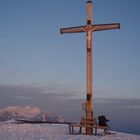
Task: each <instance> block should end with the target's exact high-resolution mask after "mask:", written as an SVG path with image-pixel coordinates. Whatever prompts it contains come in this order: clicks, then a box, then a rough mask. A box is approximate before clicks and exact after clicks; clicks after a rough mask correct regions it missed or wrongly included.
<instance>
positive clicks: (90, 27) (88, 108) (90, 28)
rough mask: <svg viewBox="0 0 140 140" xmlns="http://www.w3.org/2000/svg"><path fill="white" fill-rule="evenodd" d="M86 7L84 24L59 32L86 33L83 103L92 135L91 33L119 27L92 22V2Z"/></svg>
mask: <svg viewBox="0 0 140 140" xmlns="http://www.w3.org/2000/svg"><path fill="white" fill-rule="evenodd" d="M86 9H87V24H86V25H84V26H76V27H68V28H61V29H60V33H61V34H64V33H80V32H83V33H84V32H85V33H86V34H87V71H86V96H87V99H86V103H85V122H86V126H87V127H86V134H87V135H92V133H93V130H92V128H90V127H88V126H89V125H92V124H94V116H93V70H92V65H93V58H92V53H93V51H92V49H93V48H92V33H93V32H96V31H102V30H111V29H120V24H119V23H111V24H93V3H92V1H91V0H89V1H87V3H86Z"/></svg>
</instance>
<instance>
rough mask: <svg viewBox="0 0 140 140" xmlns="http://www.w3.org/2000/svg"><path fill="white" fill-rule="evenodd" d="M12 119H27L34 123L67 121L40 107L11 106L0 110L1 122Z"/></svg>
mask: <svg viewBox="0 0 140 140" xmlns="http://www.w3.org/2000/svg"><path fill="white" fill-rule="evenodd" d="M11 119H26V120H33V121H48V122H64V121H65V119H64V118H63V117H61V116H59V115H56V114H55V113H50V112H47V111H45V110H42V109H40V108H38V107H31V106H25V107H19V106H10V107H7V108H4V109H1V110H0V122H3V121H8V120H11Z"/></svg>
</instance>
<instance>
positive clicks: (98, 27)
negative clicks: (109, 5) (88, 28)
mask: <svg viewBox="0 0 140 140" xmlns="http://www.w3.org/2000/svg"><path fill="white" fill-rule="evenodd" d="M92 29H93V32H94V31H102V30H112V29H120V23H112V24H97V25H96V24H95V25H92Z"/></svg>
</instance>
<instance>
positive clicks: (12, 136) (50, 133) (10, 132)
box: [0, 123, 140, 140]
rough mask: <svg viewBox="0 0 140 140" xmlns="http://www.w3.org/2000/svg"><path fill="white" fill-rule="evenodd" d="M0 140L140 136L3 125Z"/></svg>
mask: <svg viewBox="0 0 140 140" xmlns="http://www.w3.org/2000/svg"><path fill="white" fill-rule="evenodd" d="M99 133H100V132H99ZM101 133H102V132H101ZM101 133H100V134H101ZM0 140H140V136H138V135H132V134H125V133H117V132H113V134H111V135H106V136H101V135H100V136H86V135H84V134H80V135H70V134H69V130H68V125H65V124H11V123H1V124H0Z"/></svg>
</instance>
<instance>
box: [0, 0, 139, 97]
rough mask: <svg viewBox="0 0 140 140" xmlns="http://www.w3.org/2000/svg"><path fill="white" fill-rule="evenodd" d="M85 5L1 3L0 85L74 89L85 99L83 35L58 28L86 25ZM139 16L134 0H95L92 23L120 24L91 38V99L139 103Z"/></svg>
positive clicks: (31, 0) (27, 0)
mask: <svg viewBox="0 0 140 140" xmlns="http://www.w3.org/2000/svg"><path fill="white" fill-rule="evenodd" d="M85 3H86V0H69V1H68V0H53V1H52V0H0V85H24V86H25V85H26V86H44V85H48V83H53V84H55V85H61V86H63V88H67V86H68V84H73V85H74V87H72V88H73V89H74V91H75V90H77V89H76V88H79V89H80V91H81V96H83V97H84V95H85V92H84V91H85V79H86V75H85V73H86V71H85V70H86V69H85V66H86V65H85V63H86V35H85V34H67V35H60V33H59V29H60V28H61V27H69V26H77V25H84V24H86V10H85ZM139 13H140V1H139V0H94V23H95V24H98V23H99V24H103V23H112V22H120V23H121V30H112V31H103V32H98V33H94V43H93V44H94V87H95V91H94V92H95V94H94V95H95V97H111V98H112V97H121V98H140V45H139V44H140V28H139V25H140V16H139ZM0 94H2V92H0ZM73 96H74V95H73ZM76 96H77V95H76ZM79 96H80V93H79Z"/></svg>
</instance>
